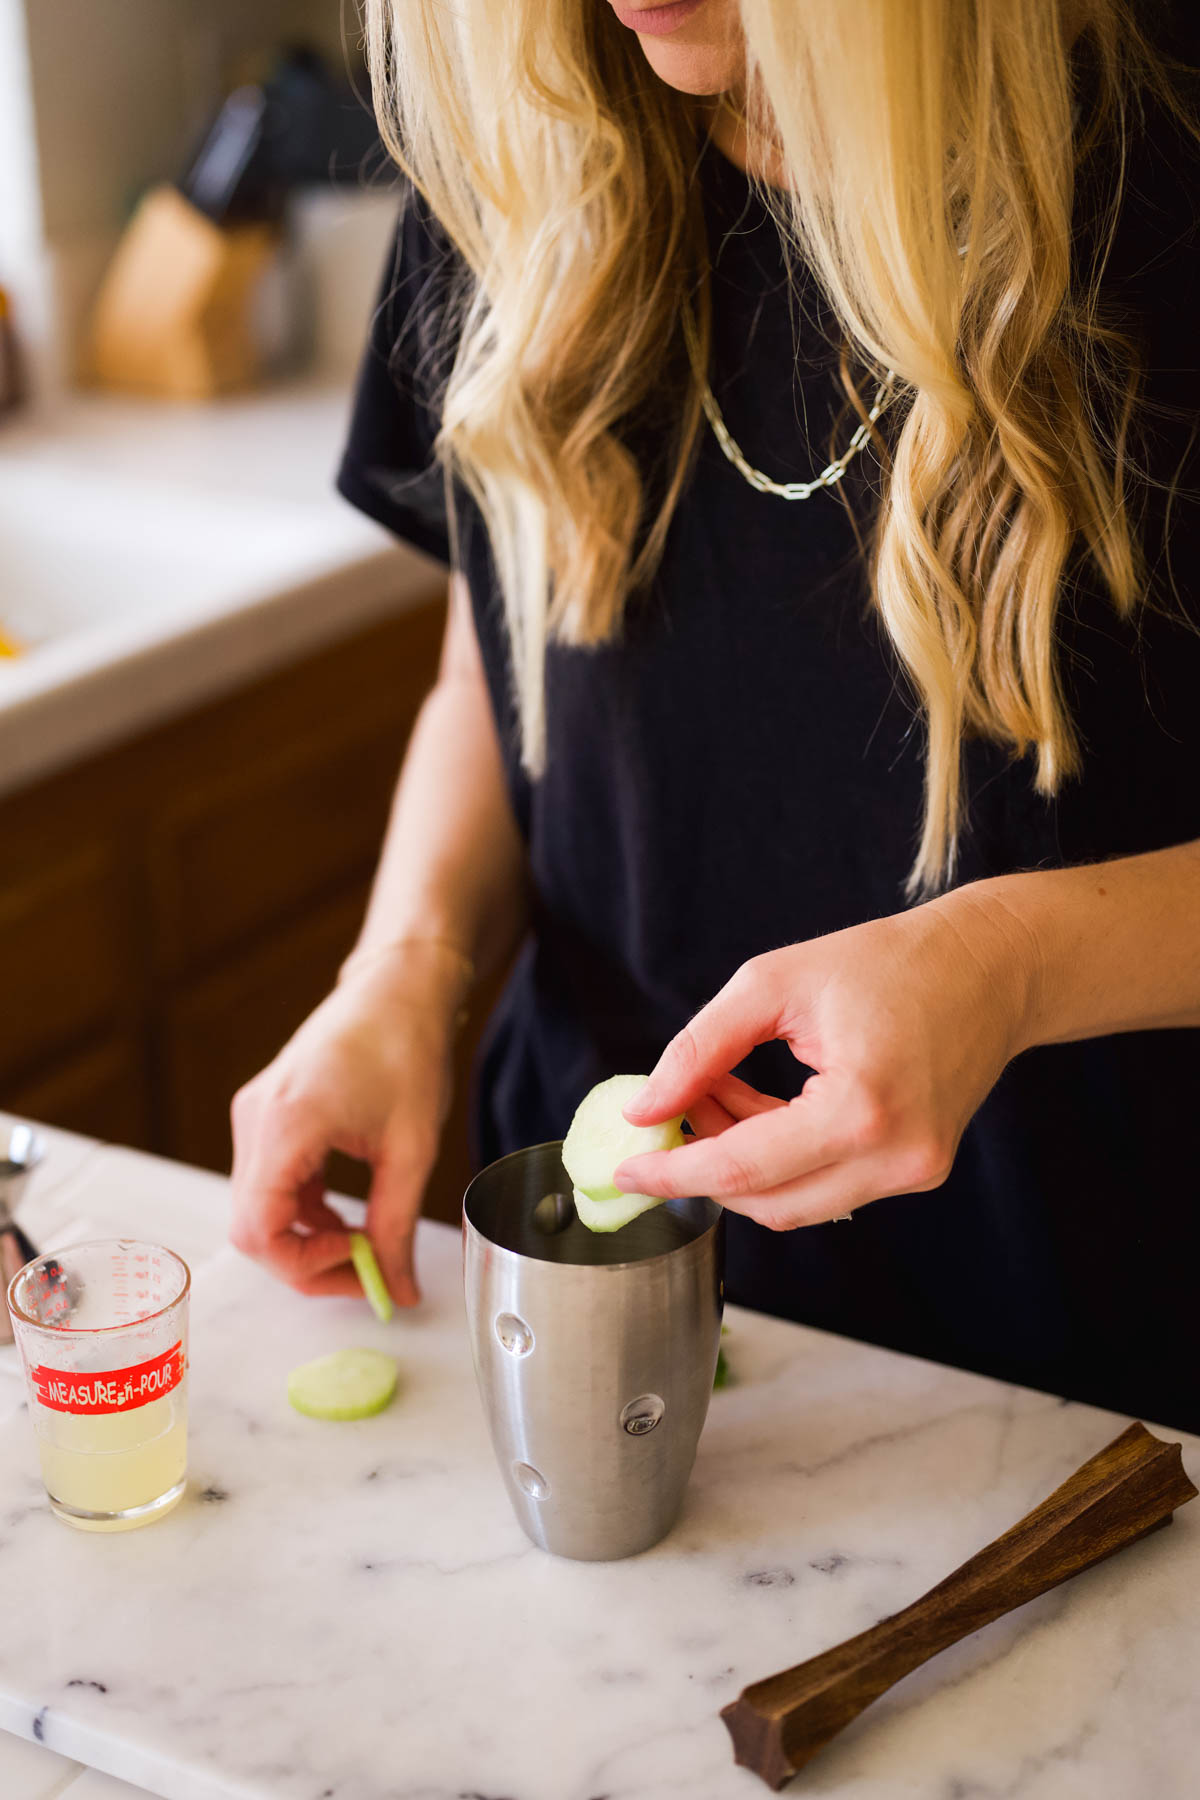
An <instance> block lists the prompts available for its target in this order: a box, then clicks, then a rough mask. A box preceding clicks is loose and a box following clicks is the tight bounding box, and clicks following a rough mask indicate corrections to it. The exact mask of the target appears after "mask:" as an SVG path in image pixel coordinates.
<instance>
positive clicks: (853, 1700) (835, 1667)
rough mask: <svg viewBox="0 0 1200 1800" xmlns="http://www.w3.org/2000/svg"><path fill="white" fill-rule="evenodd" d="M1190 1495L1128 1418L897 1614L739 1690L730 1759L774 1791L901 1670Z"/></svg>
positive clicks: (1167, 1518)
mask: <svg viewBox="0 0 1200 1800" xmlns="http://www.w3.org/2000/svg"><path fill="white" fill-rule="evenodd" d="M1195 1497H1196V1489H1195V1488H1194V1487H1193V1486H1192V1484H1191V1482H1190V1481H1189V1480H1188V1478H1187V1475H1186V1474H1185V1472H1184V1468H1183V1460H1182V1450H1181V1446H1180V1445H1179V1444H1164V1443H1163V1442H1162V1441H1161V1440H1160V1439H1158V1438H1156V1437H1154V1436H1153V1435H1152V1434H1151V1433H1150V1432H1148V1431H1147V1430H1146V1427H1145V1426H1144V1425H1130V1426H1129V1427H1128V1429H1127V1430H1125V1431H1123V1432H1122V1433H1121V1435H1120V1437H1118V1438H1114V1439H1113V1441H1112V1443H1111V1444H1108V1445H1107V1446H1106V1447H1105V1448H1104V1449H1103V1450H1101V1451H1099V1452H1098V1454H1097V1455H1095V1456H1093V1457H1090V1458H1089V1459H1088V1461H1087V1462H1085V1463H1084V1464H1083V1465H1082V1467H1080V1468H1078V1469H1076V1471H1075V1473H1074V1474H1073V1475H1072V1476H1071V1477H1070V1478H1069V1479H1068V1480H1067V1481H1064V1482H1063V1484H1062V1486H1061V1487H1059V1488H1055V1490H1054V1492H1053V1493H1052V1494H1051V1495H1050V1496H1049V1498H1048V1499H1046V1500H1043V1501H1042V1503H1041V1505H1040V1506H1038V1507H1036V1508H1035V1509H1034V1511H1033V1512H1031V1513H1027V1514H1026V1516H1025V1518H1023V1519H1021V1520H1020V1521H1019V1522H1018V1523H1017V1524H1016V1525H1014V1526H1013V1527H1012V1529H1011V1531H1006V1532H1005V1533H1004V1535H1003V1537H999V1538H996V1540H995V1541H994V1542H993V1543H991V1544H988V1545H987V1547H986V1548H985V1549H983V1550H981V1551H979V1553H978V1555H976V1556H973V1557H971V1559H970V1561H969V1562H965V1563H963V1565H962V1566H961V1568H958V1569H955V1571H954V1573H953V1574H952V1575H948V1576H947V1577H946V1579H945V1581H940V1582H939V1583H938V1585H937V1586H936V1587H934V1588H930V1590H929V1592H928V1593H927V1594H923V1595H922V1596H921V1598H920V1599H919V1600H915V1601H914V1602H913V1603H912V1605H911V1606H906V1607H905V1608H904V1610H903V1612H898V1613H894V1614H893V1615H892V1616H891V1617H890V1618H887V1619H881V1620H880V1622H879V1624H878V1625H873V1626H872V1627H871V1629H870V1630H869V1631H863V1632H860V1633H859V1635H858V1636H857V1637H853V1638H849V1639H847V1641H846V1642H845V1643H844V1644H838V1645H836V1646H835V1648H834V1649H832V1650H826V1651H824V1652H823V1653H822V1654H821V1655H820V1656H814V1657H811V1658H810V1659H809V1661H808V1662H803V1663H798V1664H797V1665H796V1667H795V1668H794V1669H785V1670H784V1671H783V1672H782V1673H781V1674H779V1675H771V1676H768V1677H767V1679H766V1680H765V1681H756V1682H755V1683H754V1684H753V1686H751V1687H748V1688H746V1689H744V1690H743V1692H742V1693H741V1694H740V1695H739V1696H738V1698H737V1699H736V1700H734V1701H733V1702H732V1703H731V1704H730V1705H729V1706H727V1707H725V1708H724V1709H723V1710H722V1713H721V1717H722V1718H723V1719H724V1721H725V1723H726V1725H727V1726H728V1728H729V1735H730V1736H731V1737H732V1739H733V1748H734V1757H735V1760H736V1761H737V1762H739V1763H744V1764H745V1766H746V1767H747V1768H749V1769H753V1770H754V1772H755V1773H756V1774H758V1775H761V1776H762V1778H763V1780H764V1781H765V1782H766V1783H767V1785H768V1786H769V1787H772V1788H781V1787H782V1786H783V1785H784V1783H785V1782H786V1781H789V1780H790V1779H791V1777H792V1776H793V1775H794V1774H795V1773H796V1772H797V1770H798V1769H801V1768H803V1767H804V1764H805V1763H806V1762H808V1761H809V1760H810V1759H811V1758H812V1757H813V1756H815V1755H816V1753H817V1751H818V1750H820V1749H821V1747H822V1746H823V1745H824V1744H827V1743H828V1742H829V1740H830V1738H832V1737H834V1736H836V1734H837V1733H838V1732H839V1731H841V1730H842V1729H843V1727H844V1726H846V1725H848V1724H849V1723H850V1721H851V1720H852V1719H855V1718H857V1716H858V1714H859V1713H860V1712H862V1710H863V1708H864V1707H866V1706H869V1705H870V1704H871V1701H872V1700H877V1699H878V1698H879V1695H880V1694H882V1693H884V1692H885V1691H886V1690H887V1689H888V1688H890V1687H891V1686H892V1685H893V1683H895V1682H897V1681H899V1680H900V1678H901V1677H902V1676H904V1675H907V1674H909V1673H910V1671H911V1670H913V1669H915V1668H918V1667H919V1666H920V1664H921V1663H923V1662H927V1661H928V1660H929V1658H930V1657H931V1656H936V1655H937V1653H938V1651H939V1650H945V1649H947V1648H948V1647H949V1646H950V1645H951V1644H955V1643H957V1642H958V1640H959V1639H960V1638H964V1637H967V1636H968V1635H969V1634H970V1633H971V1632H972V1631H978V1630H979V1628H980V1626H982V1625H987V1624H990V1623H991V1621H992V1620H993V1619H998V1618H999V1617H1000V1616H1001V1614H1002V1613H1006V1612H1012V1611H1013V1609H1014V1608H1015V1607H1018V1606H1024V1604H1025V1602H1026V1601H1027V1600H1033V1599H1035V1598H1036V1596H1037V1595H1038V1594H1044V1593H1046V1592H1047V1590H1048V1589H1050V1588H1052V1587H1057V1586H1058V1585H1059V1583H1060V1582H1063V1581H1068V1580H1069V1579H1070V1578H1071V1576H1072V1575H1078V1574H1079V1573H1080V1571H1081V1570H1083V1569H1090V1568H1091V1567H1092V1565H1093V1564H1094V1563H1098V1562H1103V1560H1104V1558H1105V1557H1107V1556H1112V1555H1114V1554H1115V1553H1116V1551H1118V1550H1123V1549H1124V1548H1125V1546H1126V1544H1133V1543H1136V1542H1137V1540H1138V1538H1142V1537H1145V1536H1146V1535H1147V1533H1149V1532H1151V1531H1157V1530H1158V1528H1159V1527H1160V1526H1162V1525H1169V1524H1170V1522H1171V1515H1172V1513H1173V1512H1174V1510H1175V1508H1176V1507H1177V1506H1183V1505H1184V1504H1185V1503H1186V1502H1187V1501H1188V1500H1194V1499H1195Z"/></svg>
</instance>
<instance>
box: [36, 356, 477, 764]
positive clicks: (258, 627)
mask: <svg viewBox="0 0 1200 1800" xmlns="http://www.w3.org/2000/svg"><path fill="white" fill-rule="evenodd" d="M348 411H349V395H348V393H347V390H346V385H345V383H344V382H341V381H330V380H329V379H328V378H320V379H317V378H314V379H310V380H304V381H294V382H290V383H286V384H281V385H277V386H275V387H269V388H265V389H263V390H262V391H261V392H257V393H254V394H250V395H246V396H243V397H239V398H231V399H227V400H223V401H221V402H219V403H214V404H207V405H200V404H194V405H184V404H169V403H164V402H155V401H145V400H143V401H138V400H129V399H117V398H113V397H111V396H97V395H92V396H87V395H81V396H77V397H75V398H73V399H71V400H69V401H67V402H65V403H64V404H63V405H62V406H60V407H59V408H57V409H56V410H55V411H53V412H52V413H50V414H49V415H48V416H45V417H42V416H35V417H33V418H30V419H28V420H25V421H21V422H16V423H10V424H7V425H6V426H5V429H4V430H3V431H2V432H0V632H3V633H5V634H6V635H7V636H8V637H10V638H12V639H14V640H15V641H16V642H17V643H18V644H20V645H22V646H23V647H24V653H23V654H22V655H20V656H18V657H15V658H13V659H11V660H7V659H0V793H3V792H7V791H9V790H11V789H13V788H16V787H20V786H23V785H25V784H26V783H28V782H30V781H32V780H34V779H35V778H37V777H39V776H42V775H46V774H49V773H51V772H52V771H53V770H54V769H56V768H60V767H63V766H64V765H66V764H67V763H69V762H71V761H73V760H76V759H77V758H79V757H81V756H83V755H85V754H89V753H91V752H94V751H96V750H98V749H100V748H102V747H104V746H106V745H108V744H110V743H114V742H116V741H118V740H119V739H121V738H123V737H128V736H130V735H132V734H133V733H135V732H137V731H142V730H145V729H147V728H148V727H150V726H151V725H154V724H156V723H158V722H160V721H161V720H163V719H166V718H170V717H172V716H173V715H175V714H177V713H179V712H182V711H184V710H185V709H186V708H188V707H191V706H196V705H199V704H200V703H201V702H203V701H205V700H210V699H213V698H215V697H216V696H218V695H219V694H222V693H225V692H227V691H229V690H230V689H232V688H235V687H237V686H238V685H239V683H241V682H244V681H246V680H249V679H250V678H251V677H254V676H258V675H260V674H263V673H266V672H267V671H269V670H270V669H272V668H275V667H278V666H280V665H281V664H283V663H286V662H287V661H289V660H291V659H292V658H295V657H297V656H300V655H303V654H304V653H305V652H308V651H312V650H315V649H317V648H319V647H320V646H321V645H322V644H324V643H327V642H331V641H333V640H334V639H336V638H338V637H342V636H345V635H346V634H347V633H349V632H350V631H352V630H354V629H355V628H357V627H362V626H366V625H368V624H370V623H371V622H373V621H374V620H376V619H379V618H383V617H385V616H386V615H388V614H389V613H394V612H396V611H399V610H401V609H403V608H404V607H406V606H411V605H415V604H417V603H418V602H419V601H421V600H424V599H427V598H429V597H430V596H431V595H432V594H434V593H436V592H438V591H439V590H440V589H441V588H442V587H443V586H444V581H445V575H444V571H441V570H440V569H439V568H438V566H437V565H436V564H434V563H432V562H431V561H429V559H428V558H426V557H424V556H421V555H420V554H419V553H418V552H417V551H415V550H412V549H410V548H409V547H408V546H407V545H403V544H398V543H397V542H396V541H395V540H394V539H392V538H391V537H389V535H388V534H387V533H386V532H384V531H382V530H381V529H380V528H379V527H378V526H376V525H374V524H373V523H372V522H371V521H370V520H368V519H365V518H363V517H362V516H361V515H360V514H359V513H357V512H355V510H354V509H353V508H352V507H350V506H348V505H347V504H346V502H345V501H343V500H342V499H340V498H339V496H338V495H337V493H336V492H335V491H334V488H333V475H334V470H335V468H336V465H337V461H338V458H339V456H340V453H341V446H342V440H343V437H344V434H345V427H346V420H347V416H348Z"/></svg>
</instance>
